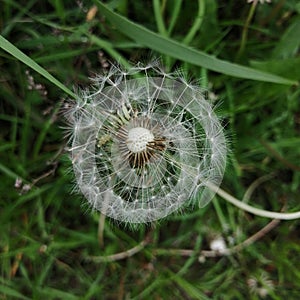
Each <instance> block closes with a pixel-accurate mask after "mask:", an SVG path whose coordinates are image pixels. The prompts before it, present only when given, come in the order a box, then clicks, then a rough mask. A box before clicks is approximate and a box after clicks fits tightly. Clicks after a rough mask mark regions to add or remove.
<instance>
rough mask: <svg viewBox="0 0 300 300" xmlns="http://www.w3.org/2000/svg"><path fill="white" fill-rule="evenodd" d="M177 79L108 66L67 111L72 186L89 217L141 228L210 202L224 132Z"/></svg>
mask: <svg viewBox="0 0 300 300" xmlns="http://www.w3.org/2000/svg"><path fill="white" fill-rule="evenodd" d="M177 75H179V74H176V73H174V74H166V73H165V72H164V71H163V70H162V68H161V67H159V65H158V64H153V63H152V64H149V65H145V66H143V65H140V64H138V65H136V66H134V67H132V68H131V69H130V70H122V69H121V68H120V67H119V66H113V67H112V68H111V69H110V70H109V71H108V72H107V73H106V74H104V75H99V76H97V77H96V78H95V79H93V81H94V84H93V86H92V88H91V89H90V90H84V91H81V92H80V94H79V95H78V98H77V100H76V102H75V103H71V105H70V106H69V108H68V110H67V112H66V118H67V120H68V123H69V126H68V128H69V134H70V144H71V147H70V152H71V159H72V164H73V169H74V173H75V177H76V183H77V185H78V187H79V189H80V191H81V192H82V193H83V195H84V196H85V198H86V199H87V201H88V203H89V204H90V206H91V207H92V209H95V210H99V211H101V212H102V213H103V214H105V215H107V216H108V217H110V218H113V219H116V220H119V221H123V222H129V223H147V222H151V221H154V220H157V219H161V218H164V217H166V216H167V215H169V214H171V213H172V212H175V211H178V210H181V209H182V208H184V207H185V206H186V205H188V204H192V205H194V206H195V204H198V205H199V206H200V207H203V206H204V205H206V204H207V203H209V201H210V200H211V199H212V197H213V196H214V194H215V192H212V191H211V190H210V189H209V188H208V187H207V185H208V183H213V184H214V185H216V186H219V185H220V183H221V180H222V177H223V173H224V169H225V162H226V141H225V137H224V134H223V128H222V126H221V124H220V123H219V121H218V119H217V117H216V115H215V113H214V112H213V109H212V106H211V104H210V103H209V102H208V101H206V100H205V99H204V97H203V94H202V92H201V89H200V88H199V87H198V86H197V85H193V84H190V83H188V82H187V81H186V80H184V79H182V78H180V76H177Z"/></svg>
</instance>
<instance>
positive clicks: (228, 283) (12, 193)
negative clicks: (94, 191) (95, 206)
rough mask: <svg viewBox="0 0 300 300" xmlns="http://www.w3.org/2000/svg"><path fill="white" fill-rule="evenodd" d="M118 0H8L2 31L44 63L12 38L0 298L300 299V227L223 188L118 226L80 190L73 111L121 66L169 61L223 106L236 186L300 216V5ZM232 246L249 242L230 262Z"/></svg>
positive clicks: (3, 136) (5, 79)
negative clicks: (83, 92)
mask: <svg viewBox="0 0 300 300" xmlns="http://www.w3.org/2000/svg"><path fill="white" fill-rule="evenodd" d="M106 4H107V6H105V7H104V6H103V4H101V3H100V2H98V1H82V2H81V1H62V0H52V1H50V0H49V1H37V0H29V1H22V0H21V1H13V0H1V1H0V7H1V8H0V13H1V15H0V26H1V28H0V29H1V35H2V37H3V38H5V39H6V40H7V41H9V42H10V43H12V44H13V45H14V46H15V47H16V48H17V49H19V50H20V51H22V53H23V54H26V55H27V56H28V57H30V58H31V59H32V61H31V60H28V61H26V59H25V56H18V55H19V54H20V53H19V52H17V51H16V50H15V48H10V47H9V46H10V44H5V42H4V41H5V40H3V39H2V40H1V46H2V47H3V48H4V50H5V51H4V50H1V51H0V101H1V102H0V122H1V129H0V130H1V131H0V141H1V143H0V171H1V178H0V299H43V298H44V299H261V298H263V295H264V294H266V299H284V298H286V299H298V298H299V295H300V268H299V260H300V234H299V230H300V228H299V221H298V220H295V221H281V222H278V221H272V220H269V219H266V218H262V217H257V216H253V215H251V214H248V213H245V212H243V211H241V210H239V209H238V208H236V207H234V206H232V205H231V204H229V203H227V202H226V201H225V200H224V199H222V198H220V197H216V198H215V199H214V200H213V201H212V202H211V203H210V204H209V205H207V206H206V207H204V208H202V209H197V210H194V211H193V210H187V212H186V213H185V214H180V215H173V216H171V217H169V218H168V219H167V220H163V221H161V222H159V223H157V224H151V225H148V226H141V227H140V228H138V229H135V230H131V229H130V228H129V227H127V226H124V225H123V224H117V223H115V222H113V221H110V220H107V219H106V220H104V219H103V218H101V217H100V216H99V214H98V213H95V212H91V211H90V210H89V209H88V207H87V206H86V205H85V202H84V199H83V198H82V197H81V196H80V195H78V194H74V193H72V189H73V182H74V178H73V176H72V172H70V166H71V164H70V161H69V160H68V153H67V151H66V148H67V145H66V141H65V139H64V131H63V127H64V126H65V124H64V120H63V118H62V115H61V108H63V107H64V105H65V100H66V99H69V98H70V97H71V96H72V91H75V92H76V89H77V88H80V87H86V86H88V85H89V84H90V81H89V77H93V76H95V74H97V73H99V72H103V71H105V70H107V69H108V68H109V66H110V65H111V63H112V62H116V61H117V62H119V63H120V64H121V65H123V66H124V67H128V66H129V65H130V64H133V63H137V62H139V61H142V62H148V61H149V60H151V59H154V58H160V59H161V61H162V63H163V65H164V66H165V68H166V70H167V71H174V70H176V69H178V68H179V69H182V70H183V72H184V73H185V74H187V77H188V78H191V80H192V79H193V80H198V81H199V84H200V85H201V87H203V88H204V89H205V90H206V94H207V97H209V98H210V99H212V100H213V101H214V102H215V104H216V106H217V110H216V112H217V114H218V115H219V116H220V117H221V118H222V120H223V124H224V127H225V132H226V135H227V136H228V138H229V141H230V143H229V144H230V148H231V153H230V155H229V157H228V167H227V170H226V174H225V177H224V180H223V183H222V188H223V189H224V190H226V191H227V192H229V193H230V194H232V195H234V196H235V197H237V198H239V199H243V198H244V200H245V201H248V202H249V204H252V205H253V206H256V207H260V208H263V209H268V210H272V211H281V210H282V211H297V210H300V202H299V190H300V188H299V186H300V176H299V169H300V166H299V165H300V164H299V162H300V150H299V149H300V137H299V133H300V100H299V99H300V98H299V94H300V89H299V85H298V83H297V81H298V80H299V78H300V56H299V45H300V39H299V36H300V5H299V3H298V1H296V0H295V1H293V0H286V1H272V2H271V3H264V4H261V3H256V4H255V3H247V2H246V1H213V0H199V1H180V0H175V1H171V0H162V1H158V0H153V1H129V0H128V1H125V0H119V1H117V0H115V1H107V2H106ZM122 16H123V17H125V18H123V17H122ZM7 47H8V48H7ZM216 58H218V59H216ZM32 62H35V63H37V64H39V65H40V66H42V67H43V68H44V70H47V71H48V72H49V73H45V74H43V73H42V74H41V72H40V73H38V72H36V71H35V70H33V69H36V68H34V67H35V65H34V64H33V63H32ZM231 63H232V64H231ZM245 67H247V68H245ZM32 68H33V69H32ZM36 70H37V69H36ZM258 70H259V71H258ZM37 71H38V70H37ZM49 74H52V75H53V76H54V77H55V78H56V79H57V80H59V82H61V84H62V85H63V87H65V89H62V88H61V86H59V84H57V83H56V82H53V81H52V80H51V78H50V77H49ZM68 91H70V93H69V94H68ZM248 196H250V197H248ZM248 198H250V199H248ZM103 221H104V223H105V224H104V225H103ZM220 239H221V240H223V241H225V243H226V245H227V247H228V248H233V247H235V246H236V245H240V247H236V248H233V249H235V251H234V253H233V254H232V255H229V256H225V255H217V254H216V253H214V252H212V251H210V250H211V249H210V247H211V243H212V242H213V241H215V240H220ZM245 241H248V242H246V243H245Z"/></svg>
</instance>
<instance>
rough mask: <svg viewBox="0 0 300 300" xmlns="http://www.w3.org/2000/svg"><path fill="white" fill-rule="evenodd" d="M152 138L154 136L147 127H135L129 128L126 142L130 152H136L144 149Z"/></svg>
mask: <svg viewBox="0 0 300 300" xmlns="http://www.w3.org/2000/svg"><path fill="white" fill-rule="evenodd" d="M153 140H154V136H153V134H152V133H151V132H150V131H149V130H148V129H146V128H142V127H135V128H132V129H130V130H129V132H128V138H127V141H126V144H127V147H128V149H129V150H130V151H131V152H133V153H138V152H142V151H145V150H146V147H147V144H148V143H149V142H153Z"/></svg>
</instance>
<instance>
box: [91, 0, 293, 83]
mask: <svg viewBox="0 0 300 300" xmlns="http://www.w3.org/2000/svg"><path fill="white" fill-rule="evenodd" d="M94 2H95V3H96V5H97V6H98V8H99V11H100V12H101V13H102V14H103V15H104V16H105V17H106V18H107V19H108V20H109V21H110V22H111V23H112V24H113V25H114V26H115V27H116V29H117V30H119V31H120V32H122V33H123V34H124V35H126V36H127V37H129V38H131V39H133V40H135V41H136V42H137V43H139V44H141V45H144V46H146V47H149V48H150V49H152V50H155V51H158V52H160V53H163V54H166V55H169V56H171V57H174V58H177V59H180V60H182V61H185V62H188V63H191V64H194V65H197V66H201V67H204V68H206V69H209V70H212V71H215V72H219V73H222V74H226V75H230V76H234V77H238V78H245V79H253V80H258V81H266V82H273V83H280V84H287V85H291V84H296V82H295V81H292V80H289V79H286V78H283V77H281V76H277V75H273V74H270V73H266V72H262V71H259V70H255V69H252V68H249V67H245V66H241V65H238V64H234V63H230V62H227V61H224V60H221V59H218V58H216V57H214V56H211V55H208V54H206V53H204V52H201V51H198V50H195V49H192V48H190V47H187V46H185V45H183V44H180V43H179V42H177V41H175V40H172V39H169V38H167V37H163V36H161V35H159V34H157V33H155V32H152V31H150V30H148V29H147V28H145V27H143V26H141V25H138V24H136V23H134V22H132V21H130V20H128V19H127V18H125V17H123V16H121V15H119V14H117V13H115V12H113V11H112V10H110V9H109V8H108V7H107V6H106V5H104V4H103V3H101V2H100V1H98V0H94Z"/></svg>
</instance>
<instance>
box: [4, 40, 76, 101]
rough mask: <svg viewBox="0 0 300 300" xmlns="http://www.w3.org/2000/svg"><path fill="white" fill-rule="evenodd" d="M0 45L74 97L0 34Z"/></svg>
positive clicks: (72, 94) (73, 95)
mask: <svg viewBox="0 0 300 300" xmlns="http://www.w3.org/2000/svg"><path fill="white" fill-rule="evenodd" d="M0 47H1V48H2V49H3V50H5V51H6V52H8V53H9V54H10V55H12V56H14V57H15V58H17V59H18V60H20V61H21V62H22V63H24V64H25V65H27V66H28V67H30V68H31V69H33V70H35V71H36V72H38V73H39V74H41V75H42V76H44V77H45V78H46V79H48V80H49V81H50V82H52V83H53V84H55V85H56V86H57V87H58V88H60V89H61V90H63V91H64V92H65V93H67V94H68V95H70V96H71V97H73V98H76V95H75V94H74V93H73V92H72V91H71V90H69V89H68V88H67V87H66V86H65V85H64V84H62V83H61V82H60V81H58V80H57V79H56V78H55V77H53V76H52V75H51V74H50V73H49V72H48V71H46V70H45V69H44V68H43V67H41V66H40V65H38V64H37V63H36V62H35V61H34V60H32V59H31V58H30V57H29V56H27V55H26V54H25V53H23V52H22V51H21V50H19V49H18V48H17V47H15V46H14V45H13V44H12V43H11V42H9V41H8V40H7V39H5V38H4V37H3V36H2V35H0Z"/></svg>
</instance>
